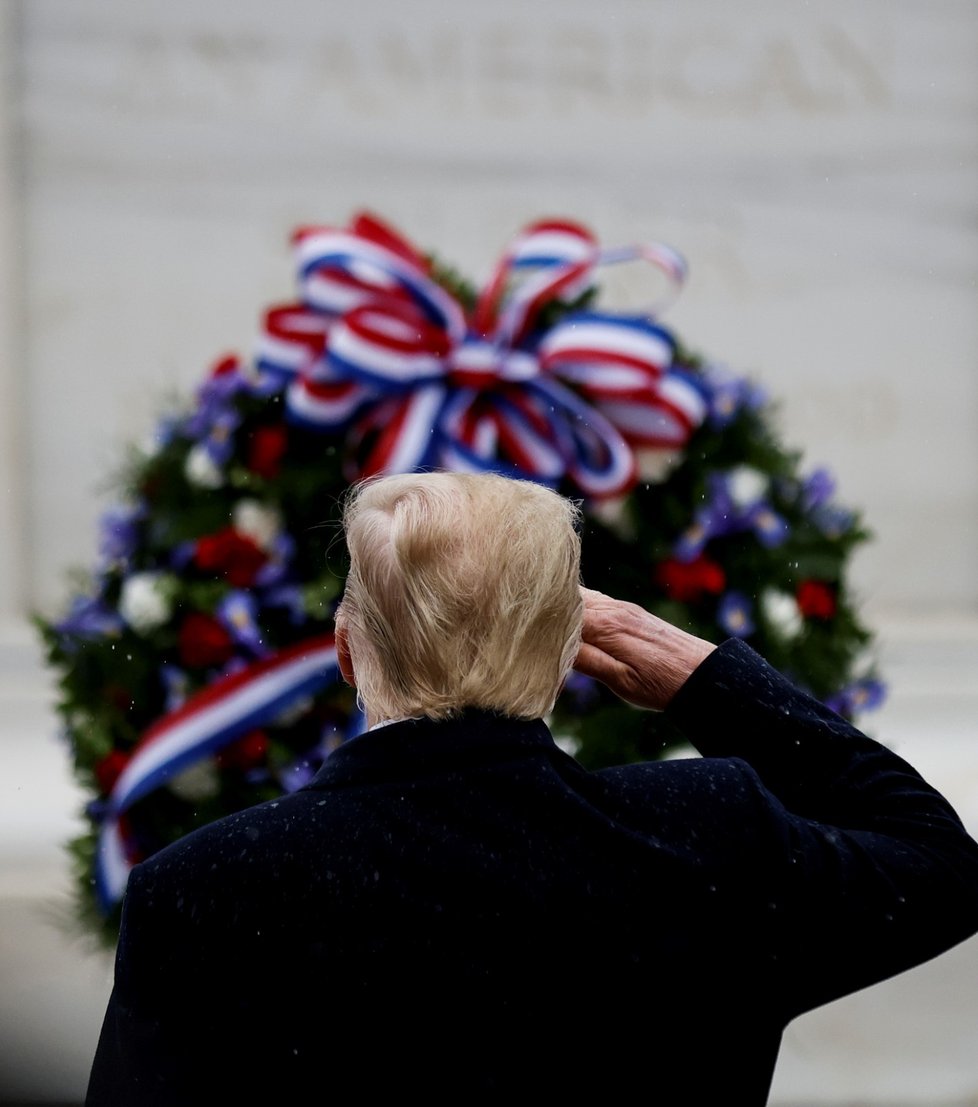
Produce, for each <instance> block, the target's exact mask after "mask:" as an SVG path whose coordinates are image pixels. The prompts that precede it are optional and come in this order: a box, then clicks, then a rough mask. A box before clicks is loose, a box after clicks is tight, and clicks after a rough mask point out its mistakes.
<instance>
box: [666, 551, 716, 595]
mask: <svg viewBox="0 0 978 1107" xmlns="http://www.w3.org/2000/svg"><path fill="white" fill-rule="evenodd" d="M655 576H656V580H657V581H658V582H659V584H660V585H661V586H662V587H663V589H665V592H666V595H668V596H669V597H670V598H671V599H674V600H678V601H679V602H680V603H694V602H695V601H696V600H698V599H700V597H701V596H704V595H711V596H718V595H719V594H720V593H721V592H722V591H723V590H724V588H726V587H727V575H726V573H724V571H723V566H722V565H719V564H718V563H717V562H716V561H711V560H710V558H708V557H707V556H706V555H705V554H700V556H699V557H697V558H696V559H695V560H693V561H688V562H685V561H676V560H675V559H674V558H670V559H669V560H668V561H663V562H662V564H661V565H659V566H658V567H657V568H656V571H655Z"/></svg>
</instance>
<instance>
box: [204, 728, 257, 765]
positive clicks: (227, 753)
mask: <svg viewBox="0 0 978 1107" xmlns="http://www.w3.org/2000/svg"><path fill="white" fill-rule="evenodd" d="M267 754H268V735H267V734H266V733H265V732H264V731H263V730H250V731H248V733H247V734H244V735H242V736H241V737H240V738H238V739H237V740H236V741H234V742H231V744H230V745H227V746H225V747H224V749H222V750H219V751H218V753H217V763H218V765H219V766H220V767H221V768H222V769H238V770H240V771H241V772H247V771H248V770H249V769H254V768H257V767H258V766H259V765H264V764H265V757H266V756H267Z"/></svg>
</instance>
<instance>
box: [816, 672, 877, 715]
mask: <svg viewBox="0 0 978 1107" xmlns="http://www.w3.org/2000/svg"><path fill="white" fill-rule="evenodd" d="M885 699H886V685H885V684H884V683H883V682H882V681H881V680H876V679H875V678H873V677H863V679H861V680H856V681H854V682H853V683H852V684H848V685H846V687H845V688H843V689H841V690H840V691H838V692H836V693H835V694H834V695H832V696H829V697H828V699H827V700H826V701H825V706H826V707H829V708H831V709H832V710H833V711H835V712H837V713H838V714H840V715H844V716H846V717H847V718H848V717H851V716H853V715H858V714H859V713H860V712H862V711H875V710H876V709H877V708H878V707H880V706H881V705H882V704H883V701H884V700H885Z"/></svg>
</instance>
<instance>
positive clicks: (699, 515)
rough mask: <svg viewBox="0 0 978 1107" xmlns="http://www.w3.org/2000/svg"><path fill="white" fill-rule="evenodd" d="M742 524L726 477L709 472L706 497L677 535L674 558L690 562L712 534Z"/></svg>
mask: <svg viewBox="0 0 978 1107" xmlns="http://www.w3.org/2000/svg"><path fill="white" fill-rule="evenodd" d="M742 527H743V522H742V519H741V516H740V515H739V514H738V512H737V508H736V506H735V505H734V502H733V500H732V499H731V497H730V491H729V488H728V486H727V481H726V479H725V478H724V477H723V476H722V475H721V474H719V473H711V474H710V476H709V478H708V480H707V499H706V502H705V503H704V504H703V505H702V507H700V508H698V509H697V511H696V513H695V514H694V516H693V521H692V523H691V524H690V525H689V526H688V527H687V528H686V530H684V531H683V533H682V534H681V535H680V536H679V538H678V540H677V542H676V545H675V547H674V548H673V556H674V557H675V558H676V560H677V561H681V562H683V563H684V564H689V562H691V561H695V560H696V558H698V557H699V555H700V554H701V553H702V552H703V549H704V547H705V546H706V544H707V542H709V541H710V539H711V538H717V537H719V536H721V535H724V534H731V533H732V532H734V531H737V530H740V529H742Z"/></svg>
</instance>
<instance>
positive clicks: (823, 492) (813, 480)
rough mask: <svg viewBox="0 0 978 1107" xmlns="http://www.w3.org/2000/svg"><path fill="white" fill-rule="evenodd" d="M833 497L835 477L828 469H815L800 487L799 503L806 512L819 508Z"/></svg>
mask: <svg viewBox="0 0 978 1107" xmlns="http://www.w3.org/2000/svg"><path fill="white" fill-rule="evenodd" d="M834 495H835V477H833V476H832V474H831V473H830V472H829V471H828V469H824V468H820V469H816V470H815V471H814V472H813V473H811V474H810V476H809V477H808V478H807V479H806V480H805V481H804V483H803V484H802V486H801V501H802V504H803V505H804V507H805V510H806V511H811V510H812V509H813V508H816V507H821V506H822V505H823V504H826V503H828V501H829V500H830V499H831V498H832V497H833V496H834Z"/></svg>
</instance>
